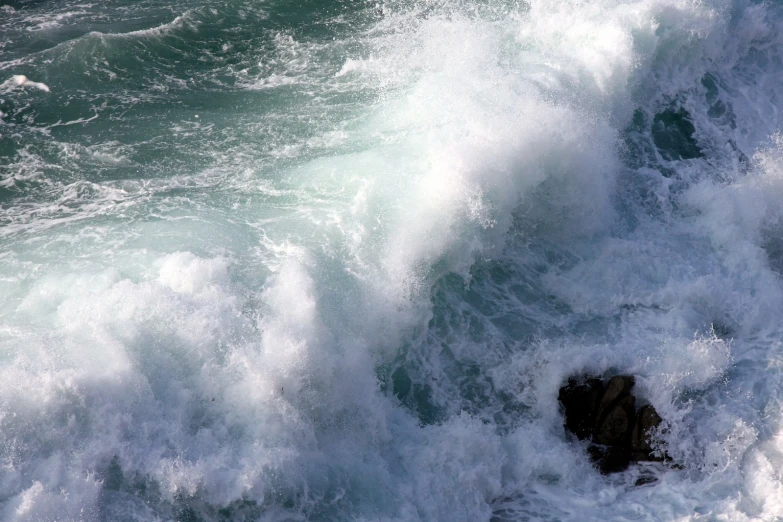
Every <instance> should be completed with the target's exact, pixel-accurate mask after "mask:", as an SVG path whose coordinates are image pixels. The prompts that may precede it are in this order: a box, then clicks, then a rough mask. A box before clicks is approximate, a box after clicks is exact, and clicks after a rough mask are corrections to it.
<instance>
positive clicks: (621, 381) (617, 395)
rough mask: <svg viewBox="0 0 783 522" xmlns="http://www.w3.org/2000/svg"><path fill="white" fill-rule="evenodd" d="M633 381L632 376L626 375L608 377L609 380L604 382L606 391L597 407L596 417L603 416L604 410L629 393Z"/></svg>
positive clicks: (610, 407) (611, 407)
mask: <svg viewBox="0 0 783 522" xmlns="http://www.w3.org/2000/svg"><path fill="white" fill-rule="evenodd" d="M634 382H635V380H634V378H633V377H631V376H628V375H615V376H614V377H612V378H611V379H609V382H608V383H607V384H606V391H605V392H604V395H603V397H602V398H601V403H600V405H599V407H598V417H599V418H601V417H603V416H604V415H605V414H606V412H608V411H609V410H611V409H613V408H614V406H615V405H616V404H617V403H618V402H619V401H620V400H621V399H622V398H623V397H627V396H628V395H630V394H631V388H633V385H634Z"/></svg>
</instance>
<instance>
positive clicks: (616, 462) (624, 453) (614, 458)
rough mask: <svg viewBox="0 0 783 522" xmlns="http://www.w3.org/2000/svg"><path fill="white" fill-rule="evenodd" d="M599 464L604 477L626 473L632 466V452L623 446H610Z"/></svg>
mask: <svg viewBox="0 0 783 522" xmlns="http://www.w3.org/2000/svg"><path fill="white" fill-rule="evenodd" d="M597 464H598V470H599V471H600V472H601V473H602V474H604V475H608V474H609V473H617V472H620V471H625V470H626V469H628V466H629V465H630V464H631V452H630V451H629V450H628V448H626V447H623V446H610V447H609V448H608V449H607V451H606V454H604V456H603V457H602V458H601V459H599V460H598V462H597Z"/></svg>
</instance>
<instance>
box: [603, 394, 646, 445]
mask: <svg viewBox="0 0 783 522" xmlns="http://www.w3.org/2000/svg"><path fill="white" fill-rule="evenodd" d="M635 405H636V398H635V397H634V396H633V395H626V396H624V397H622V398H621V399H620V400H619V401H618V402H617V403H615V404H614V406H613V407H612V408H611V409H610V410H609V411H607V412H606V413H605V414H604V416H603V418H602V419H599V421H598V422H599V424H598V425H597V426H596V427H595V431H594V432H593V441H594V442H595V443H596V444H605V445H615V446H620V445H623V446H627V445H628V437H629V436H630V434H631V430H632V429H633V426H634V420H635V419H634V417H635V411H636V410H635Z"/></svg>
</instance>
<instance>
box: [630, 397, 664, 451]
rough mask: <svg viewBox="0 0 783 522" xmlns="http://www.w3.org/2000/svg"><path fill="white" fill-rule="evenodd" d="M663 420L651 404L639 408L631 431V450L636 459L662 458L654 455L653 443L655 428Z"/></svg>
mask: <svg viewBox="0 0 783 522" xmlns="http://www.w3.org/2000/svg"><path fill="white" fill-rule="evenodd" d="M661 422H663V419H661V417H660V415H658V412H657V411H655V408H653V407H652V406H651V405H649V404H648V405H646V406H642V407H641V408H640V409H639V413H638V414H637V415H636V422H635V423H634V426H633V432H632V433H631V451H633V453H634V460H661V459H660V458H656V457H654V456H653V454H652V451H653V448H652V444H651V442H652V437H653V435H654V434H655V430H656V428H658V426H660V425H661Z"/></svg>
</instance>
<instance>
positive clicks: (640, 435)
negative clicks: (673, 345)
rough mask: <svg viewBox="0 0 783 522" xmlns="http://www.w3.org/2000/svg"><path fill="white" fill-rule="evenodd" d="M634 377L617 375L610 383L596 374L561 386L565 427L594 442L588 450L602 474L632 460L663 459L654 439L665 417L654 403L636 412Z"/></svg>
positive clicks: (619, 467) (579, 437) (612, 471)
mask: <svg viewBox="0 0 783 522" xmlns="http://www.w3.org/2000/svg"><path fill="white" fill-rule="evenodd" d="M633 386H634V378H633V376H629V375H615V376H614V377H612V378H611V379H609V381H608V382H606V384H604V382H603V381H601V380H600V379H597V378H595V377H582V378H575V377H572V378H570V379H568V383H567V384H566V385H565V386H563V387H562V388H560V393H559V395H558V399H559V401H560V403H561V404H562V405H563V410H564V416H565V423H564V425H565V428H566V429H567V430H568V431H570V432H571V433H573V434H574V435H576V437H577V438H578V439H579V440H585V439H590V440H591V441H592V442H593V445H591V446H590V447H589V448H588V452H589V454H590V456H591V458H592V459H593V462H595V463H596V465H597V466H598V469H599V470H600V471H601V473H604V474H606V473H614V472H617V471H623V470H625V469H627V468H628V466H629V465H630V464H631V463H632V462H640V461H653V460H663V458H662V457H660V456H658V455H657V454H656V452H655V451H654V448H653V445H652V440H653V437H654V435H655V433H656V430H658V429H659V427H660V425H661V423H662V422H663V420H662V419H661V417H660V415H658V412H657V411H655V408H653V407H652V406H651V405H649V404H648V405H644V406H642V407H641V408H640V409H639V411H638V412H637V411H636V397H634V395H633V394H632V393H631V390H632V389H633Z"/></svg>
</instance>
